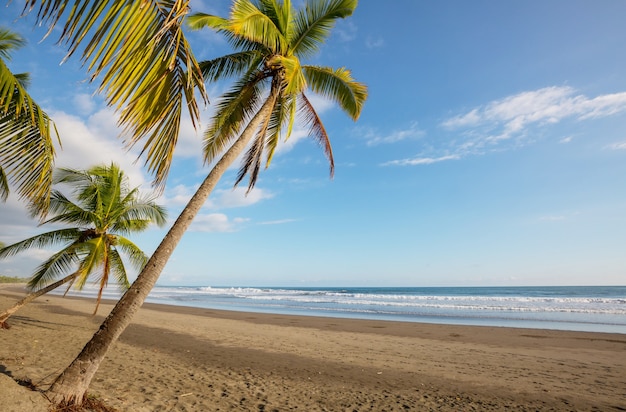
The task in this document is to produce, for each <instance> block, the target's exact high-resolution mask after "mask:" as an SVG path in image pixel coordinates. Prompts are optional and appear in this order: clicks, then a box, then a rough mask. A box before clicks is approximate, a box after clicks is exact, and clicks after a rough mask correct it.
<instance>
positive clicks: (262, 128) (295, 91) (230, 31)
mask: <svg viewBox="0 0 626 412" xmlns="http://www.w3.org/2000/svg"><path fill="white" fill-rule="evenodd" d="M356 5H357V0H311V1H309V3H307V5H306V7H305V8H304V9H302V10H298V11H296V10H294V9H293V8H292V6H291V2H290V1H289V0H284V1H283V2H282V3H279V2H278V1H276V0H259V1H253V0H236V1H235V2H234V4H233V7H232V9H231V14H230V16H229V18H228V19H223V18H220V17H216V16H209V15H196V16H193V17H192V18H190V19H189V20H190V24H191V25H192V27H194V28H200V27H205V26H206V27H209V28H213V29H216V30H218V31H220V32H222V33H224V34H225V35H226V36H227V38H228V39H229V40H230V41H231V43H232V44H233V46H234V47H235V49H236V50H237V51H236V52H235V53H233V54H232V55H228V56H225V57H223V58H220V59H216V60H213V61H210V62H206V63H203V64H202V67H203V68H204V73H205V74H206V75H207V80H216V79H218V78H220V77H222V76H240V79H239V80H238V81H237V82H236V83H235V85H234V87H233V88H232V90H231V91H229V92H228V93H226V94H225V96H224V97H223V99H222V100H221V101H220V102H219V104H218V106H217V107H218V108H217V112H216V114H215V117H214V118H213V119H212V123H211V125H210V126H209V127H208V129H207V133H206V135H205V142H204V143H205V144H204V154H205V159H206V161H207V162H211V161H213V160H214V159H216V158H217V157H218V156H219V155H220V153H222V152H224V150H225V153H224V154H223V155H222V156H221V157H219V160H218V161H217V162H216V163H215V165H214V166H213V168H212V170H211V172H210V173H209V175H208V176H207V177H206V179H205V180H204V181H203V183H202V184H201V185H200V187H199V189H198V191H197V192H196V193H195V194H194V196H193V197H192V198H191V200H190V201H189V203H188V204H187V206H186V207H185V209H184V210H183V211H182V212H181V214H180V216H179V217H178V219H177V220H176V222H175V223H174V225H173V226H172V228H171V229H170V231H169V232H168V234H167V235H166V237H165V238H164V239H163V241H162V242H161V244H160V245H159V247H158V248H157V250H156V251H155V252H154V254H153V255H152V257H151V258H150V260H149V261H148V263H147V264H146V266H145V267H144V269H143V270H142V271H141V273H140V274H139V276H138V277H137V279H136V280H135V282H133V284H132V285H131V287H130V288H129V290H128V291H127V292H126V293H125V294H124V296H122V298H121V299H120V300H119V301H118V303H117V304H116V306H115V308H114V309H113V310H112V311H111V313H110V314H109V316H108V317H107V318H106V319H105V321H104V322H103V324H102V325H101V327H100V328H99V330H98V331H97V332H96V333H95V334H94V336H93V337H92V339H91V340H90V341H89V342H88V343H87V344H86V345H85V347H84V348H83V350H82V351H81V353H80V354H79V355H78V357H76V359H75V360H74V361H73V362H72V363H71V364H70V365H69V366H68V367H67V368H66V369H65V370H64V371H63V373H62V374H61V375H60V376H59V377H58V378H57V379H56V380H55V381H54V383H53V384H52V386H51V387H50V388H49V390H48V396H49V397H51V398H53V399H54V400H55V401H57V402H60V403H66V404H74V403H76V404H80V403H81V402H82V398H83V396H84V393H85V392H86V390H87V388H88V386H89V384H90V382H91V379H92V378H93V376H94V374H95V372H96V371H97V370H98V367H99V365H100V362H101V361H102V359H103V358H104V356H105V355H106V353H107V351H108V348H109V347H110V345H111V344H112V343H113V342H115V341H116V340H117V338H118V337H119V336H120V334H121V333H122V332H123V331H124V329H125V328H126V327H127V326H128V324H129V323H130V321H131V319H132V316H133V315H134V314H135V313H136V312H137V310H138V309H139V307H140V306H141V305H142V303H143V301H144V300H145V298H146V297H147V295H148V293H149V292H150V290H151V289H152V288H153V287H154V285H155V284H156V281H157V279H158V277H159V275H160V273H161V271H162V270H163V267H164V266H165V264H166V263H167V260H168V259H169V257H170V256H171V254H172V252H173V250H174V248H175V247H176V245H177V244H178V242H179V241H180V239H181V238H182V236H183V234H184V233H185V231H186V230H187V228H188V227H189V225H190V224H191V221H192V220H193V218H194V217H195V216H196V214H197V213H198V212H199V210H200V208H201V207H202V205H203V204H204V202H205V201H206V199H207V198H208V196H209V194H210V193H211V191H212V190H213V188H214V187H215V185H216V184H217V182H218V180H219V179H220V178H221V176H222V175H223V173H224V172H225V171H226V169H228V167H229V166H230V165H231V164H232V163H233V162H234V161H235V159H236V158H237V157H238V156H239V155H240V154H241V153H243V151H244V150H245V148H246V147H248V143H249V142H250V141H251V140H252V139H253V137H254V138H255V139H254V141H253V143H252V144H251V145H250V149H249V150H248V153H247V156H246V157H245V160H244V163H243V166H242V169H241V170H240V173H239V179H238V181H240V180H241V179H242V178H243V177H244V176H245V175H246V174H247V173H250V176H251V180H250V184H249V188H252V187H253V186H254V183H255V180H256V176H257V173H258V169H259V159H260V158H261V156H262V153H264V152H265V153H266V158H267V160H268V162H269V160H270V159H271V155H272V154H273V152H274V149H275V147H276V145H277V143H278V141H279V137H280V134H281V131H282V130H283V127H284V126H286V127H287V133H285V135H286V136H288V135H289V131H290V130H291V127H292V125H293V122H294V121H295V118H296V115H298V114H301V115H302V116H303V117H302V118H301V120H304V123H305V124H306V125H308V126H309V127H310V131H311V135H312V136H313V137H314V138H315V139H316V140H318V141H319V142H321V143H322V145H323V148H324V151H325V152H326V155H327V156H328V157H329V159H330V163H331V172H332V166H333V161H332V151H331V149H330V144H329V140H328V136H327V134H326V130H325V129H324V127H323V125H322V122H321V120H320V119H319V117H318V116H317V114H316V113H315V110H314V109H313V107H312V105H311V104H310V101H309V100H308V99H307V97H306V96H305V94H304V92H305V90H306V89H307V87H308V88H310V89H311V90H313V91H316V92H318V93H321V94H322V95H324V96H326V97H328V98H330V99H332V100H334V101H335V102H337V103H338V105H339V106H340V107H341V108H342V109H343V110H344V111H345V112H346V113H347V114H348V115H349V116H350V117H351V118H352V119H354V120H356V119H357V118H358V117H359V115H360V112H361V108H362V106H363V103H364V101H365V99H366V97H367V89H366V87H365V86H364V85H363V84H361V83H358V82H356V81H354V80H353V79H352V77H351V75H350V72H349V71H348V70H346V69H337V70H333V69H329V68H324V67H315V66H307V65H302V64H301V63H300V57H308V56H309V55H311V54H313V53H314V52H315V51H317V48H318V47H319V45H320V44H321V43H323V41H324V40H325V39H326V38H327V36H328V35H329V33H330V30H331V29H332V27H333V25H334V22H335V20H337V19H338V18H344V17H348V16H350V15H351V14H352V12H353V11H354V9H355V8H356ZM229 145H230V146H229Z"/></svg>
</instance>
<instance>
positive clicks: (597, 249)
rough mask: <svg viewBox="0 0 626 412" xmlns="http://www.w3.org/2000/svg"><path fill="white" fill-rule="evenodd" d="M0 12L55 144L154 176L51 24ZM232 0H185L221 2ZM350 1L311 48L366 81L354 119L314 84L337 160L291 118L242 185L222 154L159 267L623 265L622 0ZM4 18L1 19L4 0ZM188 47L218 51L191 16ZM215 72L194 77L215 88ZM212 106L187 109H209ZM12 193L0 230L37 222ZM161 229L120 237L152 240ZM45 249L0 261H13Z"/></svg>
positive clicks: (220, 273)
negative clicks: (189, 222) (24, 41)
mask: <svg viewBox="0 0 626 412" xmlns="http://www.w3.org/2000/svg"><path fill="white" fill-rule="evenodd" d="M16 3H18V2H12V3H11V4H10V5H9V6H8V7H7V8H4V9H3V11H2V14H0V25H3V26H10V27H11V28H12V29H13V30H14V31H17V32H19V33H20V34H22V35H23V36H26V37H27V38H28V39H29V44H28V46H27V47H25V48H24V49H22V50H21V51H20V52H19V53H16V54H15V55H14V58H13V60H12V61H11V62H9V65H10V67H11V69H12V70H13V71H14V72H21V71H28V72H30V73H31V76H32V78H33V82H32V85H31V87H30V92H31V94H32V95H33V96H35V98H36V99H37V100H38V102H39V103H40V104H41V105H43V106H44V107H45V108H46V110H47V111H48V113H49V114H51V116H52V117H53V119H54V120H55V122H56V123H57V126H58V127H59V130H60V132H61V135H62V139H63V150H62V152H61V153H60V156H59V159H58V160H57V164H58V165H59V166H64V167H74V168H83V167H85V168H86V167H89V166H91V165H94V164H97V163H102V162H110V161H111V160H114V161H116V162H118V163H120V164H121V165H122V166H123V168H124V169H125V170H126V172H127V173H128V174H129V175H130V176H131V179H132V182H133V184H134V185H140V184H141V185H142V188H144V190H146V191H148V190H149V189H150V186H149V182H150V181H151V177H150V176H149V175H147V173H146V171H145V169H143V168H142V162H141V161H140V162H134V160H135V159H136V156H137V153H136V151H134V150H131V151H129V152H127V151H125V150H124V149H123V146H122V143H121V141H120V140H119V139H117V138H116V136H118V134H119V130H118V129H117V128H116V126H115V124H116V121H115V119H116V118H115V113H114V112H113V111H112V110H111V109H108V108H106V106H105V105H104V104H103V101H102V98H101V96H98V95H94V91H95V89H96V85H94V84H90V83H89V82H87V81H86V80H85V79H86V78H87V75H86V72H85V71H84V69H82V68H81V65H80V61H79V59H78V58H77V57H73V58H71V59H70V60H68V61H67V62H65V63H64V64H63V65H61V66H60V65H59V63H60V61H61V60H62V58H63V56H64V50H63V49H62V48H60V47H57V46H55V43H54V42H55V40H56V37H55V33H54V32H53V33H52V35H51V38H48V39H46V40H45V41H43V42H39V40H40V39H41V37H42V35H43V34H44V33H45V30H44V29H43V28H40V29H33V20H32V18H31V17H28V18H23V19H17V17H18V15H19V11H20V8H19V7H18V5H17V4H16ZM229 4H230V2H228V1H224V0H213V1H209V0H204V1H195V2H192V7H193V11H194V12H195V11H198V12H207V13H214V14H219V15H223V16H225V15H226V14H227V10H228V7H229ZM389 4H392V6H387V7H381V3H380V2H374V1H365V0H364V1H361V2H360V4H359V6H358V8H357V10H356V12H355V14H354V15H353V16H352V17H351V18H349V19H347V20H344V21H340V22H339V23H338V24H337V26H336V28H335V30H334V31H333V35H332V37H331V38H330V39H329V41H328V42H327V44H326V45H325V46H324V47H323V49H322V51H321V53H320V54H319V55H318V56H316V58H315V59H314V60H313V61H312V63H315V64H321V65H328V66H334V67H341V66H345V67H347V68H349V69H351V70H352V72H353V75H354V77H355V78H356V79H357V80H359V81H362V82H364V83H366V84H367V85H368V87H369V99H368V101H367V103H366V105H365V108H364V110H363V113H362V115H361V118H360V119H359V120H358V121H357V122H356V123H355V122H353V121H351V120H350V119H348V118H347V116H345V115H344V114H343V113H342V112H341V111H340V110H338V109H337V108H336V107H334V106H333V105H332V104H330V103H329V102H326V101H323V100H322V99H319V98H317V99H314V101H315V104H316V107H317V108H318V110H319V113H320V114H321V117H322V120H323V121H324V124H325V125H326V128H327V130H328V132H329V134H330V137H331V139H332V142H333V149H334V154H335V162H336V172H335V177H334V179H332V180H331V179H329V175H328V164H327V162H326V159H325V158H324V156H323V153H322V152H321V150H320V149H319V148H318V147H317V146H316V145H315V144H314V143H313V142H311V141H310V140H307V139H306V136H304V134H303V133H302V131H300V130H296V131H295V132H294V135H293V136H292V138H291V139H290V140H289V141H287V142H286V143H285V144H284V145H283V146H282V147H281V149H280V152H279V153H278V154H277V156H276V158H275V160H274V161H273V163H272V165H271V167H270V168H269V169H268V170H265V171H263V172H262V174H261V176H260V179H259V182H258V184H257V186H256V188H255V189H254V190H253V191H252V192H251V193H250V194H249V195H248V196H247V197H246V196H244V192H245V187H242V188H240V189H235V190H233V189H232V184H233V179H234V174H235V170H233V171H230V172H228V173H227V174H226V175H225V176H224V178H223V179H222V182H221V184H220V186H219V187H218V189H217V190H216V191H215V192H214V194H213V195H212V196H211V198H210V199H209V201H208V202H207V204H206V206H205V208H204V209H203V210H202V212H201V215H200V216H198V218H197V219H196V221H194V224H193V226H192V229H191V230H190V231H189V232H188V233H187V234H186V235H185V237H184V239H183V240H182V242H181V243H180V245H179V246H178V248H177V250H176V251H175V253H174V255H173V257H172V259H171V261H170V262H169V264H168V265H167V267H166V269H165V271H164V273H163V274H162V276H161V279H160V283H161V284H174V285H210V286H225V285H235V286H240V285H242V286H243V285H248V286H353V285H354V286H384V285H388V286H439V285H442V286H447V285H451V286H454V285H459V286H461V285H463V286H482V285H617V284H620V285H623V284H626V272H625V269H626V254H625V253H624V252H623V249H624V245H625V244H626V213H625V212H626V190H625V186H624V176H626V74H625V73H626V54H625V53H624V52H623V48H624V44H626V26H624V24H623V16H625V15H626V2H623V1H618V0H615V1H608V0H603V1H597V2H589V1H571V0H554V1H550V2H544V1H526V0H524V1H521V0H514V1H507V2H501V1H472V2H467V1H461V0H458V1H445V2H439V1H438V2H426V1H409V0H404V1H397V2H393V3H389ZM16 19H17V20H16ZM188 36H189V38H190V41H191V43H192V46H193V48H194V51H195V53H196V56H197V58H198V59H199V60H204V59H210V58H213V57H215V56H218V55H222V54H225V53H228V52H229V49H228V46H227V44H226V43H225V42H224V40H223V39H221V38H220V37H219V36H217V35H215V34H214V33H210V32H209V31H206V30H205V31H199V32H188ZM227 87H228V84H212V85H209V86H208V90H209V95H210V98H211V101H212V102H215V101H216V100H217V99H218V97H219V94H220V93H222V92H223V91H224V90H226V88H227ZM210 114H211V107H210V106H209V107H207V108H206V110H205V111H204V112H203V118H204V119H205V121H204V125H206V119H208V118H209V117H210ZM200 135H201V133H196V132H194V131H193V128H192V127H191V124H190V122H189V121H188V120H185V123H184V125H183V131H182V134H181V138H180V144H179V146H178V148H177V152H176V157H175V162H174V166H173V169H172V172H171V174H170V177H169V179H168V183H167V187H166V190H165V192H164V194H163V196H162V197H161V198H160V199H159V202H160V203H162V204H164V205H166V206H167V208H168V210H169V214H170V218H171V219H172V220H173V219H174V218H175V217H176V216H177V215H178V212H179V211H180V210H181V208H182V206H183V205H184V202H185V201H186V200H187V199H188V198H189V196H190V195H191V194H192V193H193V191H194V189H195V187H196V186H197V185H198V184H199V182H200V181H201V179H202V178H203V177H204V176H205V175H206V174H207V173H208V171H209V168H208V167H207V166H203V165H202V161H201V158H200V155H199V154H200V147H201V146H200ZM23 209H24V207H23V205H21V204H20V203H19V202H18V201H17V200H16V199H15V198H11V199H9V201H8V202H7V203H5V204H2V205H0V211H1V213H0V240H2V241H4V242H6V243H11V242H13V241H17V240H20V239H22V238H25V237H27V236H31V235H33V234H36V233H38V232H40V231H42V230H43V228H37V227H36V222H33V221H32V220H29V219H28V217H27V216H26V215H25V214H24V212H23ZM164 234H165V229H156V228H155V229H152V230H150V231H148V232H146V233H143V234H141V235H138V236H136V237H134V238H133V239H134V240H135V241H136V243H138V244H139V245H140V246H141V247H142V248H144V250H145V251H147V252H151V251H153V250H154V249H155V248H156V246H157V245H158V242H159V241H160V239H161V238H162V237H163V236H164ZM49 253H50V251H32V253H28V254H26V253H25V254H22V255H20V256H19V257H14V258H11V259H10V260H5V261H3V262H0V273H3V274H5V275H14V276H26V275H28V274H29V273H30V272H31V271H32V270H33V268H34V267H35V266H36V265H37V264H38V263H40V262H41V260H42V259H43V258H45V257H46V256H48V255H49Z"/></svg>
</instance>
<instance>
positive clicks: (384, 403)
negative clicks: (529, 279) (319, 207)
mask: <svg viewBox="0 0 626 412" xmlns="http://www.w3.org/2000/svg"><path fill="white" fill-rule="evenodd" d="M22 295H23V289H22V288H20V286H18V285H0V309H4V308H5V307H8V306H9V305H10V304H12V303H13V302H15V301H16V300H17V299H18V298H19V297H20V296H22ZM112 303H113V302H111V301H106V302H105V301H103V303H102V304H101V308H100V310H99V314H98V315H96V316H95V317H92V316H90V315H91V313H92V311H93V309H94V301H93V300H90V299H87V298H83V297H66V298H62V297H60V296H55V295H46V296H42V297H40V298H39V299H37V300H35V301H34V302H33V303H31V304H30V305H28V306H26V307H24V308H22V309H21V310H20V311H19V312H17V313H16V314H15V315H14V317H13V318H12V319H10V320H9V322H10V323H11V325H12V328H11V329H10V330H8V331H0V336H1V339H2V342H3V345H2V346H1V347H0V369H2V371H3V373H4V374H8V375H10V376H12V377H13V378H15V379H25V378H27V379H31V380H32V382H33V383H35V384H36V385H37V386H39V387H41V388H42V389H45V388H47V385H50V384H51V382H52V379H54V377H56V375H57V374H58V373H60V371H61V370H62V369H63V368H64V367H65V366H67V365H68V364H69V362H70V361H71V360H72V359H73V358H74V357H75V356H76V355H77V354H78V352H79V351H80V349H81V348H82V346H83V345H84V344H85V343H86V342H87V341H88V340H89V338H90V337H91V335H92V334H93V333H94V332H95V331H96V330H97V328H98V327H99V325H100V323H101V322H102V320H103V319H104V315H106V314H107V313H108V312H109V311H110V309H111V308H112ZM625 353H626V335H622V334H612V333H599V332H569V331H558V330H543V329H521V328H507V327H486V326H464V325H438V324H428V323H415V322H395V321H378V320H362V319H345V318H326V317H314V316H297V315H274V314H263V313H248V312H235V311H224V310H214V309H201V308H193V307H185V306H169V305H163V304H155V303H145V304H144V305H143V307H142V308H141V309H140V311H139V313H138V314H137V316H136V317H135V319H134V321H133V323H132V324H131V325H130V326H129V327H128V329H127V330H126V331H125V332H124V333H123V334H122V336H121V338H120V340H119V342H117V343H116V344H115V345H114V347H113V348H112V349H111V350H110V352H109V355H108V356H107V358H106V359H105V361H104V362H103V364H102V365H101V367H100V369H99V371H98V373H97V374H96V377H95V378H94V381H93V382H92V385H91V388H90V393H93V394H96V395H97V396H99V397H100V398H102V399H103V400H105V402H106V403H107V404H109V405H111V406H113V407H115V408H118V409H119V410H120V411H125V410H133V411H159V410H163V411H165V410H168V411H169V410H176V411H179V410H180V411H191V410H208V411H212V410H232V409H236V410H243V411H248V410H249V411H259V410H267V411H269V410H276V411H284V410H292V409H296V407H297V409H298V410H306V411H323V410H331V411H334V410H349V411H353V410H356V411H376V410H389V411H395V410H398V411H400V410H429V409H432V410H450V411H458V410H504V409H507V410H520V411H526V410H563V411H565V410H593V409H594V408H598V409H599V410H610V409H613V410H616V409H618V408H624V407H626V401H624V399H626V356H624V354H625Z"/></svg>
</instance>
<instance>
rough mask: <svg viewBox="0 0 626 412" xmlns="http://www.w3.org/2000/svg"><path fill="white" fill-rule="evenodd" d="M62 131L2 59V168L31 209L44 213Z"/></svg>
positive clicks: (38, 213) (39, 213) (37, 212)
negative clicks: (55, 154)
mask: <svg viewBox="0 0 626 412" xmlns="http://www.w3.org/2000/svg"><path fill="white" fill-rule="evenodd" d="M53 133H55V134H56V135H57V138H58V133H57V132H56V128H55V126H54V123H52V121H51V120H50V118H49V117H48V115H47V114H46V113H45V112H44V111H43V110H42V109H41V107H39V105H37V103H36V102H35V101H34V100H33V98H32V97H31V96H30V95H29V94H28V92H26V89H25V88H24V77H23V76H21V77H20V76H18V75H14V74H13V73H11V71H10V70H9V68H8V67H7V66H6V65H5V64H4V62H3V61H2V60H0V167H2V168H3V169H4V173H5V175H6V176H7V177H8V181H10V182H11V183H13V184H14V185H15V186H16V188H17V192H18V194H19V196H20V198H22V199H27V200H28V201H29V202H30V203H31V206H32V208H31V211H32V212H33V214H35V215H40V216H43V214H44V213H45V209H46V207H47V198H48V196H49V194H50V188H51V185H52V169H53V167H54V146H53V142H52V134H53Z"/></svg>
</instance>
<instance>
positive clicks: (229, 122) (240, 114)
mask: <svg viewBox="0 0 626 412" xmlns="http://www.w3.org/2000/svg"><path fill="white" fill-rule="evenodd" d="M264 79H265V74H264V73H257V75H256V77H253V78H252V79H251V80H248V79H243V80H242V81H238V82H236V83H235V85H234V86H233V87H232V88H231V89H230V90H229V91H228V92H227V93H225V94H224V95H223V96H222V98H221V99H220V100H219V101H218V102H217V104H216V112H215V115H214V116H213V118H212V119H211V123H210V124H209V126H208V128H207V130H206V131H205V133H204V139H203V153H204V158H205V162H206V163H211V162H212V161H213V160H214V159H215V158H216V157H217V156H219V155H220V154H221V153H222V152H223V151H224V150H225V148H226V147H227V146H228V144H229V143H230V142H231V141H232V140H233V139H234V138H235V137H236V136H237V134H238V133H239V132H240V131H241V129H242V127H243V125H244V124H245V122H246V121H247V120H248V119H249V118H250V117H251V116H252V115H253V114H254V113H255V111H256V110H257V109H258V107H259V103H260V102H261V91H262V90H261V87H262V84H263V80H264Z"/></svg>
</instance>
